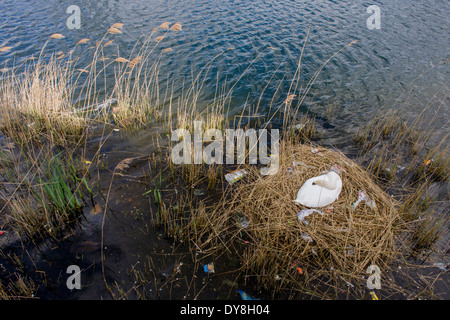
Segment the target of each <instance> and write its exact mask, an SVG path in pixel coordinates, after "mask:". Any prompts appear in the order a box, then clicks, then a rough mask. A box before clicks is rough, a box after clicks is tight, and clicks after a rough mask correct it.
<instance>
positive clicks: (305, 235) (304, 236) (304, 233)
mask: <svg viewBox="0 0 450 320" xmlns="http://www.w3.org/2000/svg"><path fill="white" fill-rule="evenodd" d="M300 236H301V237H302V239H303V240H305V241H307V242H313V239H312V238H311V237H310V236H309V234H307V233H306V232H303V233H302V234H301V235H300Z"/></svg>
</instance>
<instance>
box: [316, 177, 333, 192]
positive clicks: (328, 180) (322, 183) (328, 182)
mask: <svg viewBox="0 0 450 320" xmlns="http://www.w3.org/2000/svg"><path fill="white" fill-rule="evenodd" d="M314 184H316V185H318V186H319V187H323V188H326V189H330V190H334V189H336V187H337V178H336V176H334V175H330V174H328V175H327V176H326V177H324V179H322V180H317V181H314Z"/></svg>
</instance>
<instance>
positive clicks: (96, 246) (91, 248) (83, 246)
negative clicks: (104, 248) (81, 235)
mask: <svg viewBox="0 0 450 320" xmlns="http://www.w3.org/2000/svg"><path fill="white" fill-rule="evenodd" d="M71 249H72V252H75V253H93V252H96V251H98V250H100V242H98V241H82V242H79V243H74V244H73V245H72V247H71Z"/></svg>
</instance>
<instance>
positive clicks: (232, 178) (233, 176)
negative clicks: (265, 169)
mask: <svg viewBox="0 0 450 320" xmlns="http://www.w3.org/2000/svg"><path fill="white" fill-rule="evenodd" d="M246 174H247V171H245V170H244V169H239V170H236V171H233V172H230V173H227V174H226V175H225V180H227V181H228V183H229V184H233V183H235V182H236V181H239V180H240V179H242V178H243V177H244V175H246Z"/></svg>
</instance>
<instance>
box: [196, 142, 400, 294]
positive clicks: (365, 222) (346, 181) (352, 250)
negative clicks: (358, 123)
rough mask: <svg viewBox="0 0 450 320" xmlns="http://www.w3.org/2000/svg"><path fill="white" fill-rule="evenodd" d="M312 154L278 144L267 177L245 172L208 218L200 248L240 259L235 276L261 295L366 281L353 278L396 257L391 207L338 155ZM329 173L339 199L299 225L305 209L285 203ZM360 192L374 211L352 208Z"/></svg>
mask: <svg viewBox="0 0 450 320" xmlns="http://www.w3.org/2000/svg"><path fill="white" fill-rule="evenodd" d="M313 148H315V147H313V146H311V145H305V144H294V143H292V142H283V143H282V144H281V146H280V166H279V169H278V172H277V173H276V174H275V175H269V176H262V175H261V174H260V172H259V169H258V168H257V167H256V166H247V167H245V169H246V171H247V172H248V175H247V176H246V178H245V181H240V182H237V183H235V184H233V185H232V186H231V188H230V190H229V191H230V193H231V195H230V196H229V197H225V198H224V199H225V200H224V202H223V203H222V204H221V205H219V206H218V207H217V209H216V210H215V212H214V213H213V214H211V215H210V217H209V218H208V219H209V220H210V221H209V224H208V225H209V227H210V229H209V230H208V228H207V229H205V233H209V236H208V240H207V241H205V242H204V244H208V243H210V242H213V243H214V245H216V244H222V245H225V246H229V247H231V246H233V247H234V249H236V248H237V247H239V249H238V250H236V251H235V250H232V251H233V252H237V253H238V254H239V255H240V259H241V264H242V268H243V269H244V270H245V272H246V274H247V275H254V276H256V277H257V278H258V280H259V283H260V284H262V285H263V286H264V287H270V288H286V286H291V287H292V285H294V286H297V287H298V285H299V284H300V286H303V287H304V288H307V287H308V286H309V285H312V284H313V283H314V284H317V283H318V282H317V281H315V280H318V279H319V278H320V279H323V278H334V279H336V278H340V279H341V280H342V279H344V280H345V281H346V282H347V283H350V284H351V283H355V281H356V282H361V281H366V280H362V277H361V274H362V273H363V274H365V272H366V270H367V268H368V266H370V265H373V264H375V265H377V266H379V267H380V268H383V267H384V266H385V265H386V263H387V262H388V261H389V260H390V259H392V258H393V257H394V256H395V254H396V247H395V235H396V230H397V228H398V226H399V223H400V221H401V220H400V219H399V213H398V210H397V204H396V203H395V201H394V200H393V199H392V198H391V197H390V196H389V195H387V194H386V193H385V192H384V191H383V190H382V189H381V188H380V187H379V186H378V185H377V184H376V183H375V182H374V181H373V180H372V178H371V176H370V174H368V173H367V172H366V171H364V170H363V169H362V168H361V167H360V166H358V165H357V164H356V163H354V162H353V161H351V160H350V159H349V158H347V157H346V156H345V155H344V154H342V153H340V152H337V151H332V150H328V149H325V148H319V149H318V150H319V152H317V153H313V152H312V150H313ZM332 166H334V167H340V169H341V173H340V176H341V178H342V183H343V186H342V191H341V193H340V195H339V199H338V200H336V201H335V202H334V203H332V204H331V205H329V206H327V207H324V208H320V209H321V210H322V212H323V213H324V214H323V215H320V214H316V213H315V214H312V215H310V216H308V217H307V219H305V220H307V223H305V222H300V221H299V220H298V218H297V213H298V212H299V211H300V210H302V209H306V207H304V206H302V205H299V204H296V203H294V202H293V200H294V199H295V198H296V195H297V191H298V190H299V188H300V187H301V186H302V185H303V183H304V182H305V181H306V180H307V179H309V178H312V177H315V176H318V175H320V174H321V173H323V172H324V171H327V170H330V168H331V167H332ZM360 190H363V191H364V192H365V193H366V195H367V196H368V197H369V198H370V199H371V200H373V201H374V202H375V204H376V206H375V207H373V206H369V205H368V204H367V203H366V202H364V201H362V202H360V203H359V205H357V206H356V208H353V207H352V204H353V203H355V202H356V201H357V199H358V192H359V191H360ZM351 285H352V286H353V285H354V284H351ZM364 286H365V283H364ZM308 291H309V292H310V289H308Z"/></svg>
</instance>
